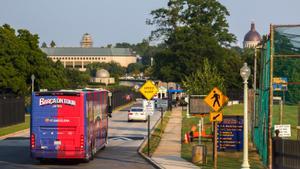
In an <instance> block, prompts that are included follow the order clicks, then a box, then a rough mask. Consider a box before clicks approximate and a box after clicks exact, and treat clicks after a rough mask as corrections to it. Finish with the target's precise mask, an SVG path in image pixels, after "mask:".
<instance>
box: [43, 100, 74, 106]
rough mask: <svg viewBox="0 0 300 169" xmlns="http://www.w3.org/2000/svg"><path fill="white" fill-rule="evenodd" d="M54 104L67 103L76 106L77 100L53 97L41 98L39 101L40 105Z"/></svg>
mask: <svg viewBox="0 0 300 169" xmlns="http://www.w3.org/2000/svg"><path fill="white" fill-rule="evenodd" d="M52 104H66V105H70V106H75V105H76V101H75V100H70V99H63V98H51V99H45V98H40V101H39V105H40V106H44V105H52Z"/></svg>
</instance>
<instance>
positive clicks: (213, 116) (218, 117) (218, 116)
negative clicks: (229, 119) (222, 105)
mask: <svg viewBox="0 0 300 169" xmlns="http://www.w3.org/2000/svg"><path fill="white" fill-rule="evenodd" d="M209 120H210V121H211V122H214V121H219V122H221V121H223V112H210V116H209Z"/></svg>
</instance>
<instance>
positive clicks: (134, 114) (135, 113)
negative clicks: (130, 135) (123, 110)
mask: <svg viewBox="0 0 300 169" xmlns="http://www.w3.org/2000/svg"><path fill="white" fill-rule="evenodd" d="M133 120H136V121H145V122H146V121H147V115H146V113H145V112H144V110H143V107H131V108H130V110H129V111H128V121H133Z"/></svg>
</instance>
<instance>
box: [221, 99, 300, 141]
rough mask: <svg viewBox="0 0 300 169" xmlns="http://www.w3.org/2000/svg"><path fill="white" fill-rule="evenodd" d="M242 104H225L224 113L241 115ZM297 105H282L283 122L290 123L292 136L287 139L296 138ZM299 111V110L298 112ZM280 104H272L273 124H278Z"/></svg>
mask: <svg viewBox="0 0 300 169" xmlns="http://www.w3.org/2000/svg"><path fill="white" fill-rule="evenodd" d="M243 110H244V105H243V104H238V105H233V106H226V107H225V108H224V115H243V114H244V113H243ZM298 111H299V110H298V105H284V106H283V118H282V123H283V124H291V132H292V137H290V138H289V139H292V140H296V139H297V129H296V126H297V125H298ZM299 113H300V112H299ZM279 117H280V105H278V104H274V105H273V125H274V124H280V123H279Z"/></svg>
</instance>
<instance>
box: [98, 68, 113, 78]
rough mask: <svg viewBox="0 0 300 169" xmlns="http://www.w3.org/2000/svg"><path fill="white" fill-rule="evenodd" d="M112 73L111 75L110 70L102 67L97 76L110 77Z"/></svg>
mask: <svg viewBox="0 0 300 169" xmlns="http://www.w3.org/2000/svg"><path fill="white" fill-rule="evenodd" d="M109 77H110V75H109V72H108V71H107V70H105V69H100V70H97V72H96V78H109Z"/></svg>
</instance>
